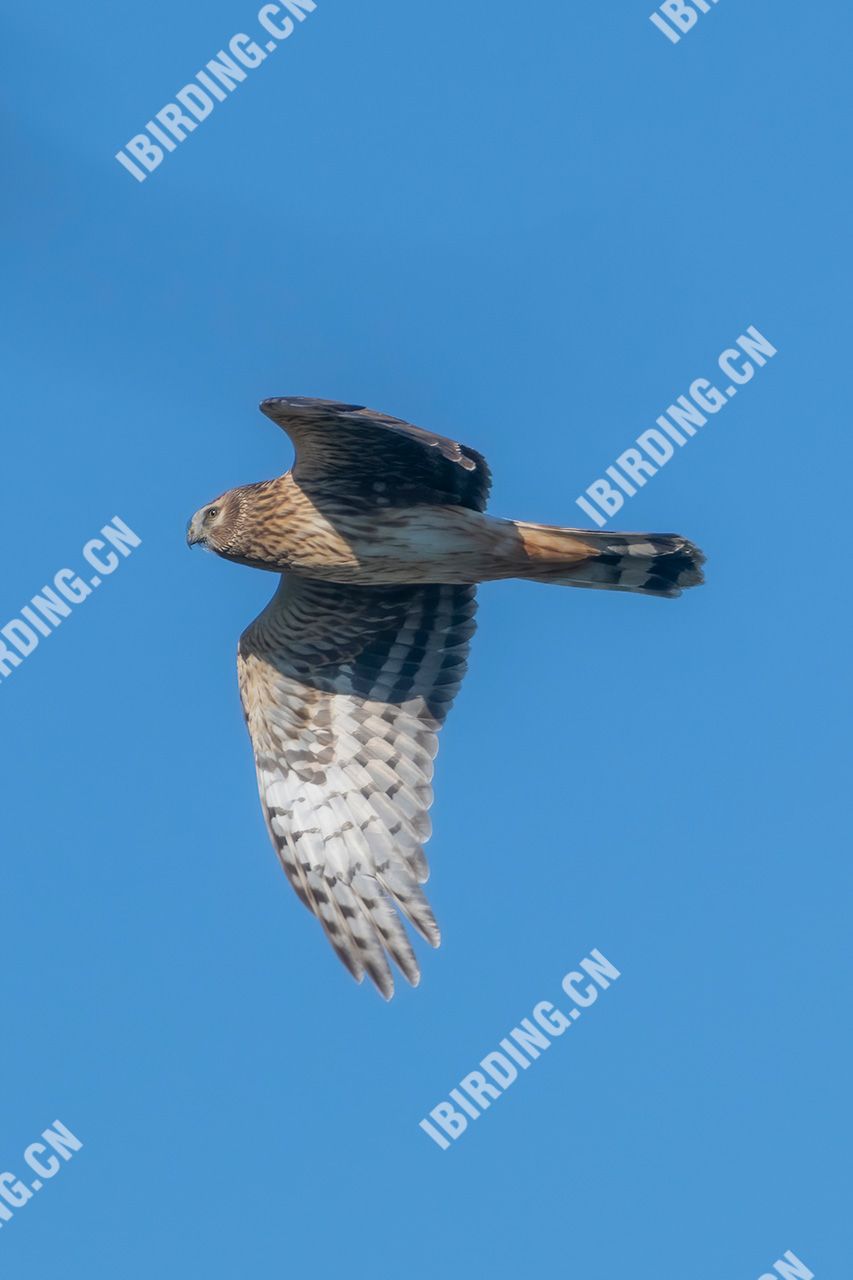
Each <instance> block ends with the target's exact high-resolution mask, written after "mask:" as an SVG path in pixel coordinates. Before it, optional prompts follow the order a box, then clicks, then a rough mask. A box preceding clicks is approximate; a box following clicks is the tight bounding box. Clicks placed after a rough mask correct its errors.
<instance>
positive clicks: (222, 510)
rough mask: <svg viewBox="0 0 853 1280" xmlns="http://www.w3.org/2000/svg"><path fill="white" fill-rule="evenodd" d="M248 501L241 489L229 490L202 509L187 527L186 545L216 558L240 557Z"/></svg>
mask: <svg viewBox="0 0 853 1280" xmlns="http://www.w3.org/2000/svg"><path fill="white" fill-rule="evenodd" d="M245 508H246V500H245V498H244V496H243V491H242V490H240V489H229V491H228V492H227V493H223V494H221V495H220V497H218V498H214V500H213V502H208V503H207V505H206V506H204V507H201V508H200V509H199V510H198V511H197V512H196V513H195V515H194V516H193V518H192V519H191V520H190V522H189V524H188V525H187V544H188V545H189V546H191V547H204V548H205V549H206V550H208V551H215V552H216V553H217V555H220V556H229V555H234V554H236V555H239V554H240V550H241V543H240V535H241V531H242V527H243V520H244V515H245Z"/></svg>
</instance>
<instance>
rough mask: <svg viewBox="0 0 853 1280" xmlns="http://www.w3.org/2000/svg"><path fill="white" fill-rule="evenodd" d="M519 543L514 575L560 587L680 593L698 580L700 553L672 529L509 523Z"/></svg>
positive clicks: (653, 593)
mask: <svg viewBox="0 0 853 1280" xmlns="http://www.w3.org/2000/svg"><path fill="white" fill-rule="evenodd" d="M512 523H513V524H514V525H515V528H516V530H517V532H518V534H519V535H520V537H521V541H522V543H523V545H524V552H525V556H524V566H523V567H522V566H520V565H519V567H518V569H517V571H516V572H517V576H518V577H519V578H527V579H530V580H531V581H533V582H551V583H555V584H557V585H559V586H566V587H591V588H595V589H598V590H602V591H635V592H639V593H640V594H642V595H649V596H669V597H674V596H680V595H681V592H682V591H683V590H684V589H685V588H687V587H695V586H698V585H699V584H700V583H701V582H704V577H703V575H702V565H703V564H704V562H705V557H704V556H703V554H702V552H701V551H700V550H699V548H698V547H695V546H694V545H693V543H692V542H688V541H687V539H686V538H682V537H681V536H680V535H679V534H677V533H607V532H598V531H593V530H591V529H560V528H558V527H556V526H552V525H543V524H527V523H525V522H524V521H522V520H515V521H513V522H512Z"/></svg>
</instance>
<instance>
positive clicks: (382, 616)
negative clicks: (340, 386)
mask: <svg viewBox="0 0 853 1280" xmlns="http://www.w3.org/2000/svg"><path fill="white" fill-rule="evenodd" d="M261 409H262V410H263V412H264V413H265V414H267V416H268V417H270V418H272V420H273V421H274V422H276V423H277V424H278V425H279V426H281V427H283V428H284V430H285V431H287V433H288V434H289V435H290V437H291V439H292V441H293V443H294V445H295V448H296V460H295V463H294V467H293V469H292V471H289V472H287V473H286V474H285V475H283V476H280V477H278V478H277V479H275V480H268V481H263V482H262V483H260V484H253V485H245V486H243V487H242V488H239V489H232V490H230V491H229V492H227V493H224V494H223V495H222V496H221V497H220V498H217V499H216V500H215V501H214V502H213V503H210V504H208V505H207V506H206V507H203V508H202V509H201V510H200V511H198V512H197V513H196V514H195V516H193V518H192V520H191V522H190V527H189V531H188V541H189V542H190V544H191V545H192V544H196V543H199V544H202V545H204V546H206V547H208V548H209V549H210V550H212V551H215V552H216V553H217V554H218V555H220V556H223V557H224V558H225V559H228V560H234V561H236V562H237V563H240V564H246V565H250V566H252V567H254V568H259V569H268V570H272V571H274V572H276V573H280V574H281V575H282V577H281V582H280V584H279V587H278V590H277V592H276V594H275V596H274V597H273V599H272V600H271V601H270V604H269V605H268V606H267V608H266V609H265V610H264V611H263V613H262V614H261V615H260V616H259V617H258V618H257V619H256V620H255V621H254V622H253V623H252V624H251V626H250V627H249V628H248V629H247V630H246V631H245V632H244V633H243V636H242V637H241V639H240V647H239V654H238V675H239V682H240V693H241V697H242V700H243V707H244V711H245V715H246V722H247V725H248V728H249V733H250V735H251V738H252V743H253V747H254V752H255V763H256V767H257V773H258V787H259V791H260V796H261V804H262V807H263V810H264V816H265V818H266V822H267V827H268V830H269V833H270V837H271V839H272V842H273V845H274V846H275V849H276V852H277V853H278V856H279V858H280V860H281V862H282V865H283V867H284V869H285V871H286V873H287V875H288V878H289V879H290V882H291V884H292V885H293V887H294V889H295V890H296V892H297V893H298V894H299V896H300V898H301V899H302V901H303V902H304V903H305V904H306V906H308V907H309V908H310V910H311V911H313V912H314V914H315V915H316V916H317V917H318V919H319V920H320V923H321V924H322V926H323V928H324V929H325V931H326V934H327V936H328V938H329V940H330V942H331V943H332V945H333V947H334V948H335V951H336V952H337V954H338V955H339V956H340V958H341V960H343V962H344V964H345V965H346V966H347V967H348V968H349V970H350V971H351V973H353V975H354V976H355V977H356V978H357V979H358V980H359V981H360V980H361V979H362V977H363V976H364V974H365V973H367V974H368V975H369V977H370V978H371V979H372V980H373V981H374V983H375V984H376V986H377V987H378V988H379V990H380V991H381V992H382V994H383V995H384V996H385V997H386V998H390V996H391V995H392V994H393V990H394V983H393V978H392V975H391V969H390V966H389V964H388V957H390V958H391V959H393V960H394V961H395V963H396V964H397V965H398V967H399V968H400V970H401V971H402V972H403V973H404V974H405V976H406V977H407V978H408V979H409V981H410V982H411V983H412V984H416V983H417V982H418V979H419V970H418V965H417V961H416V960H415V956H414V952H413V950H412V946H411V943H410V941H409V939H408V936H407V934H406V931H405V928H404V927H403V925H402V923H401V920H400V916H399V915H398V914H397V910H399V911H400V912H401V913H402V914H403V915H404V916H405V917H406V918H407V919H408V920H409V921H410V922H411V923H412V924H413V925H414V927H415V928H416V929H417V930H418V931H419V932H420V933H421V934H422V935H423V936H424V937H425V938H426V939H427V941H429V942H431V943H432V944H433V945H435V946H437V945H438V941H439V933H438V927H437V925H436V923H435V919H434V917H433V915H432V911H431V910H430V907H429V904H428V902H427V900H426V898H425V896H424V893H423V890H422V889H421V887H420V886H421V885H422V884H423V883H425V881H426V879H427V874H428V868H427V862H426V858H425V856H424V852H423V846H424V844H425V843H426V841H427V839H428V838H429V834H430V824H429V817H428V811H429V807H430V804H431V803H432V789H431V779H432V772H433V764H432V762H433V758H434V756H435V753H436V750H437V738H436V734H437V732H438V730H439V729H440V728H441V726H442V724H443V723H444V719H445V717H446V715H447V712H448V711H449V709H450V705H451V703H452V701H453V698H454V697H455V695H456V693H457V691H458V689H459V685H460V683H461V680H462V677H463V675H464V674H465V669H466V665H467V656H468V645H469V641H470V637H471V635H472V634H473V632H474V612H475V609H476V603H475V584H476V583H477V582H484V581H489V580H493V579H498V578H512V577H518V578H528V579H533V580H535V581H542V582H552V583H556V584H560V585H566V586H585V587H593V588H603V589H607V590H616V591H632V592H641V593H645V594H648V595H663V596H676V595H679V594H680V593H681V590H682V588H684V587H689V586H693V585H695V584H696V583H698V582H701V581H702V575H701V564H702V559H703V557H702V555H701V553H700V552H699V551H697V549H696V548H695V547H694V546H692V545H691V544H690V543H689V542H687V541H686V540H685V539H684V538H681V537H679V536H677V535H674V534H611V533H607V532H600V531H595V532H593V531H590V530H579V529H561V528H556V527H552V526H547V525H537V524H529V523H526V522H523V521H513V520H497V519H494V518H493V517H491V516H487V515H486V514H485V511H484V508H485V505H486V500H487V498H488V494H489V488H490V485H491V476H490V473H489V468H488V466H487V464H486V462H485V459H484V458H482V457H481V455H480V454H479V453H477V452H476V451H475V450H473V449H470V448H468V447H467V446H465V445H460V444H457V443H456V442H454V441H452V440H447V439H445V438H444V437H442V436H437V435H433V434H432V433H431V432H428V431H423V430H421V429H420V428H418V427H413V426H411V425H409V424H408V423H406V422H401V421H400V420H399V419H397V418H390V417H388V416H386V415H384V414H379V413H375V412H373V411H372V410H369V409H364V408H362V407H361V406H358V405H347V404H338V403H336V402H333V401H326V400H305V399H301V398H290V399H285V398H282V399H275V400H266V401H264V402H263V404H262V405H261Z"/></svg>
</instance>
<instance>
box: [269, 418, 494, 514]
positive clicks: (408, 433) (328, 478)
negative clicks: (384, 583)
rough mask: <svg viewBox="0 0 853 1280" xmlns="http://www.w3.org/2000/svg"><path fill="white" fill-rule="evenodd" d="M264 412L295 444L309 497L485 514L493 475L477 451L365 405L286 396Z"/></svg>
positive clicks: (298, 476) (300, 479)
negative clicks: (313, 493)
mask: <svg viewBox="0 0 853 1280" xmlns="http://www.w3.org/2000/svg"><path fill="white" fill-rule="evenodd" d="M260 408H261V412H262V413H265V414H266V416H267V417H268V418H270V419H271V420H272V421H273V422H275V423H276V424H277V425H278V426H280V427H282V428H283V429H284V430H285V431H286V432H287V434H288V435H289V436H290V438H291V440H292V441H293V445H294V448H295V449H296V463H295V465H294V468H293V476H294V479H295V480H296V481H297V483H298V484H299V485H300V486H301V488H303V489H305V490H306V491H307V492H311V491H312V490H313V491H318V492H319V491H322V492H323V493H326V494H333V495H335V496H339V497H346V498H349V497H351V498H357V499H366V500H369V501H370V502H372V503H375V504H376V505H379V506H393V507H402V506H415V505H418V504H424V503H430V504H435V505H439V506H442V505H447V504H451V505H454V506H460V507H468V508H469V509H470V510H472V511H483V510H485V507H486V502H487V500H488V496H489V490H490V488H491V482H492V478H491V473H490V471H489V467H488V464H487V463H486V460H485V458H483V456H482V455H481V454H479V453H477V451H476V449H471V448H469V447H468V445H464V444H458V443H457V442H456V441H455V440H448V439H447V438H446V437H444V436H439V435H435V434H434V433H433V432H432V431H424V430H422V428H420V427H413V426H412V425H411V424H410V423H408V422H402V421H401V420H400V419H399V418H391V417H389V416H388V415H387V414H384V413H376V412H375V411H374V410H373V409H366V408H364V406H363V405H357V404H339V403H338V402H337V401H335V400H309V399H305V398H302V397H300V396H280V397H277V398H275V399H272V400H264V401H262V403H261V406H260Z"/></svg>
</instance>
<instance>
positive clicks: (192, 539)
mask: <svg viewBox="0 0 853 1280" xmlns="http://www.w3.org/2000/svg"><path fill="white" fill-rule="evenodd" d="M199 545H201V546H204V534H203V532H202V528H201V521H200V520H199V518H198V515H194V516H193V518H192V519H191V520H190V521H189V523H188V525H187V546H188V547H196V546H199Z"/></svg>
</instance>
